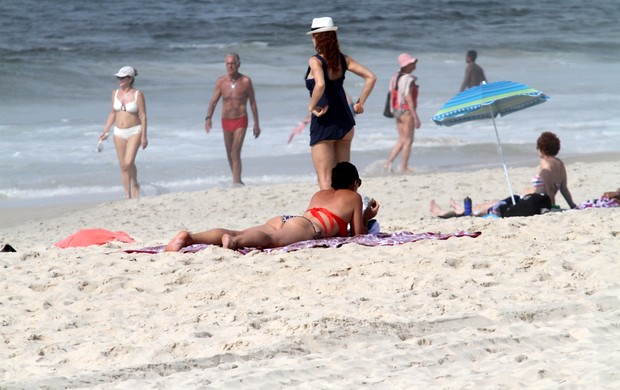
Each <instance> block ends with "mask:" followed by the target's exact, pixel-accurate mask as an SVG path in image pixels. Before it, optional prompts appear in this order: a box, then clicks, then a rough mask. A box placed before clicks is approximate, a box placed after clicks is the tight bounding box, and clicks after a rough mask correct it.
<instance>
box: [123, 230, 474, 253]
mask: <svg viewBox="0 0 620 390" xmlns="http://www.w3.org/2000/svg"><path fill="white" fill-rule="evenodd" d="M481 234H482V233H481V232H474V233H469V232H464V231H460V232H456V233H452V234H442V233H411V232H406V231H399V232H395V233H379V234H363V235H358V236H355V237H332V238H322V239H318V240H307V241H300V242H296V243H294V244H291V245H287V246H283V247H280V248H269V249H260V248H240V249H239V250H238V251H239V252H240V253H242V254H244V255H245V254H247V253H250V252H252V251H255V250H260V251H263V252H273V251H283V252H293V251H296V250H299V249H306V248H339V247H341V246H343V245H345V244H353V243H355V244H359V245H364V246H393V245H400V244H406V243H408V242H416V241H420V240H447V239H448V238H450V237H471V238H476V237H478V236H479V235H481ZM209 246H210V245H206V244H195V245H190V246H187V247H185V248H183V249H181V250H180V252H184V253H196V252H199V251H201V250H203V249H205V248H207V247H209ZM165 249H166V246H165V245H158V246H151V247H147V248H141V249H125V250H124V251H125V252H127V253H160V252H163V251H164V250H165Z"/></svg>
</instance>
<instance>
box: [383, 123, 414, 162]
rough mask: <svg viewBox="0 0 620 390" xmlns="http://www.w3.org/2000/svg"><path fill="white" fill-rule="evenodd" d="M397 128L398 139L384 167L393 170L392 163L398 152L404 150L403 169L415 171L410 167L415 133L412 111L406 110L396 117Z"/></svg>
mask: <svg viewBox="0 0 620 390" xmlns="http://www.w3.org/2000/svg"><path fill="white" fill-rule="evenodd" d="M396 129H397V130H398V140H397V141H396V144H395V145H394V147H393V148H392V152H391V153H390V157H389V158H388V160H387V161H386V162H385V164H384V165H383V167H384V168H385V169H388V170H389V171H390V172H391V171H392V163H393V162H394V160H395V159H396V157H397V156H398V154H399V153H401V152H402V162H401V166H400V168H401V171H402V172H413V170H412V169H411V168H409V155H410V154H411V145H412V144H413V135H414V126H413V116H412V115H411V113H409V112H404V113H403V114H402V115H401V116H400V117H398V118H397V119H396Z"/></svg>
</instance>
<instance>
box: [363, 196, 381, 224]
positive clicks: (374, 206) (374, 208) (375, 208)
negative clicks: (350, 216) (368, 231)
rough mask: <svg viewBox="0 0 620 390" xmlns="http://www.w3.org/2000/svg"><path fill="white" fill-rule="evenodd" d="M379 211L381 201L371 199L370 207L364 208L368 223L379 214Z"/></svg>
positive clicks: (365, 218) (365, 219)
mask: <svg viewBox="0 0 620 390" xmlns="http://www.w3.org/2000/svg"><path fill="white" fill-rule="evenodd" d="M378 212H379V203H377V201H376V200H374V199H371V200H370V202H369V203H368V207H366V210H364V221H365V222H366V223H368V221H370V220H371V219H373V218H374V217H376V216H377V213H378Z"/></svg>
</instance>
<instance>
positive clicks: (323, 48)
mask: <svg viewBox="0 0 620 390" xmlns="http://www.w3.org/2000/svg"><path fill="white" fill-rule="evenodd" d="M314 38H315V39H316V51H317V53H321V54H322V55H323V57H324V58H325V61H326V62H327V69H331V70H332V72H334V73H338V72H340V45H338V36H337V35H336V32H335V31H324V32H322V33H317V34H314Z"/></svg>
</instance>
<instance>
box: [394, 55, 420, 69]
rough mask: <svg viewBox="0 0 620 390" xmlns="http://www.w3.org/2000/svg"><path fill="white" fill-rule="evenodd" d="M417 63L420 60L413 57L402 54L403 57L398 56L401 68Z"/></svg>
mask: <svg viewBox="0 0 620 390" xmlns="http://www.w3.org/2000/svg"><path fill="white" fill-rule="evenodd" d="M416 62H418V59H417V58H415V57H412V56H411V55H410V54H407V53H402V54H401V55H399V56H398V63H399V64H400V67H401V68H404V67H405V66H407V65H409V64H415V63H416Z"/></svg>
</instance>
